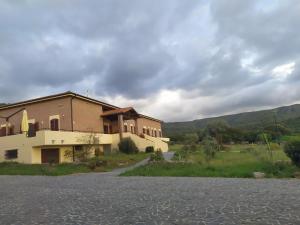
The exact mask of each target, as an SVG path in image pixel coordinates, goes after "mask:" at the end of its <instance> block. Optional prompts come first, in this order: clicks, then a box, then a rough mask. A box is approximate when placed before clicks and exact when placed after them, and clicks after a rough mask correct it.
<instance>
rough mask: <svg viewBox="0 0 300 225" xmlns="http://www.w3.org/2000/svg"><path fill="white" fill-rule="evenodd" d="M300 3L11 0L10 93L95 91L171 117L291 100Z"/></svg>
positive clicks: (4, 6)
mask: <svg viewBox="0 0 300 225" xmlns="http://www.w3.org/2000/svg"><path fill="white" fill-rule="evenodd" d="M299 11H300V3H299V2H298V1H297V0H288V1H270V0H267V1H263V2H262V1H252V0H249V1H240V0H231V1H225V0H223V1H219V0H214V1H205V0H203V1H194V0H193V1H188V0H186V1H181V0H166V1H159V2H153V1H149V0H135V1H132V0H131V1H129V0H128V1H127V0H125V1H120V0H101V1H96V0H90V1H83V0H75V1H74V0H72V1H71V0H64V1H38V0H31V1H8V0H7V1H1V2H0V27H1V30H0V79H1V82H0V102H11V101H17V100H20V99H24V98H29V97H35V96H42V95H46V94H50V93H56V92H60V91H66V90H73V91H77V92H80V93H85V92H86V90H89V92H91V93H92V94H93V96H95V97H100V98H103V99H109V100H110V101H113V103H115V104H134V105H137V107H138V108H139V110H140V111H142V112H145V113H149V114H151V115H154V116H158V117H161V118H162V119H165V120H187V119H194V118H199V117H207V116H212V115H220V114H223V113H231V112H239V111H243V110H248V109H258V108H266V107H273V106H278V105H281V104H291V103H294V102H297V101H299V100H300V93H299V92H297V91H291V88H296V85H298V84H299V82H300V76H299V64H300V53H299V49H298V48H299V47H298V46H300V41H299V40H300V39H299V38H298V36H299V29H298V27H299V21H300V14H299ZM289 63H294V68H292V69H291V71H290V72H289V73H286V74H275V75H274V73H273V72H272V71H273V70H274V68H276V67H280V66H282V65H286V64H289ZM279 71H281V70H279ZM281 73H284V71H283V72H282V71H281ZM120 99H121V100H120ZM149 104H151V105H155V106H156V108H155V109H154V108H149V107H148V105H149ZM190 105H192V107H191V106H190ZM168 110H171V111H172V112H177V113H176V114H175V115H172V117H170V116H168V114H170V113H169V111H168Z"/></svg>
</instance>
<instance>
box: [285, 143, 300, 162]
mask: <svg viewBox="0 0 300 225" xmlns="http://www.w3.org/2000/svg"><path fill="white" fill-rule="evenodd" d="M284 152H285V154H286V155H287V156H288V157H289V158H290V159H291V160H292V162H293V163H294V164H295V165H296V166H297V167H300V140H291V141H288V142H286V144H285V146H284Z"/></svg>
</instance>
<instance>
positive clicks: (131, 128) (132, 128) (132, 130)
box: [130, 126, 134, 134]
mask: <svg viewBox="0 0 300 225" xmlns="http://www.w3.org/2000/svg"><path fill="white" fill-rule="evenodd" d="M130 131H131V133H133V134H134V127H133V126H130Z"/></svg>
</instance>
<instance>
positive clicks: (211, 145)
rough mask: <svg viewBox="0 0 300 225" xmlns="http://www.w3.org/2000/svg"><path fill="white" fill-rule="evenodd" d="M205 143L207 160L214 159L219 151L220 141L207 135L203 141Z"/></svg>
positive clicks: (204, 148)
mask: <svg viewBox="0 0 300 225" xmlns="http://www.w3.org/2000/svg"><path fill="white" fill-rule="evenodd" d="M202 143H203V153H204V156H205V160H206V161H207V162H209V161H210V160H211V159H213V158H214V157H215V155H216V153H217V151H218V143H217V141H216V140H215V139H214V138H212V137H206V138H205V139H203V141H202Z"/></svg>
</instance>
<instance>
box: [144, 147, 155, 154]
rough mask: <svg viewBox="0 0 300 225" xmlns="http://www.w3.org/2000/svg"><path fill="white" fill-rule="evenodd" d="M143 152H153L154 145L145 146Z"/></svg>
mask: <svg viewBox="0 0 300 225" xmlns="http://www.w3.org/2000/svg"><path fill="white" fill-rule="evenodd" d="M145 152H146V153H153V152H154V147H153V146H148V147H146V150H145Z"/></svg>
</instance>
